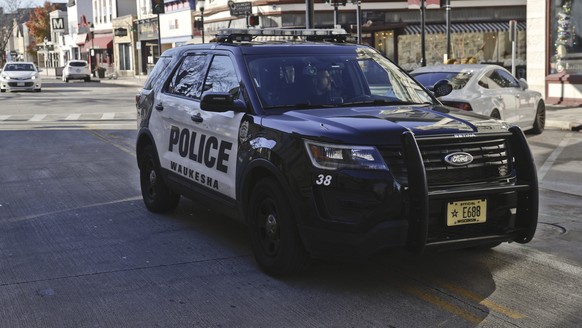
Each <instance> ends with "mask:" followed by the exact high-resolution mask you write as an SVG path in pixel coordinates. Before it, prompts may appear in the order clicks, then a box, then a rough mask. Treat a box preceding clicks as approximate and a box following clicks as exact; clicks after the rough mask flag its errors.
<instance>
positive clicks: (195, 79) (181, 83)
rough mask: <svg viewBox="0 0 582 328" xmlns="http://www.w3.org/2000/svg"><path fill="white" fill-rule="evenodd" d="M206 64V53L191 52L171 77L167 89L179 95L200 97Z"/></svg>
mask: <svg viewBox="0 0 582 328" xmlns="http://www.w3.org/2000/svg"><path fill="white" fill-rule="evenodd" d="M205 64H206V55H203V54H202V55H201V54H189V55H187V56H185V57H184V59H183V60H182V63H181V64H180V66H179V67H178V69H177V70H176V71H175V72H174V75H173V76H172V77H171V79H170V83H169V84H168V87H167V90H166V91H167V92H168V93H171V94H174V95H177V96H182V97H187V98H200V95H201V93H202V88H201V86H202V81H203V79H204V67H205Z"/></svg>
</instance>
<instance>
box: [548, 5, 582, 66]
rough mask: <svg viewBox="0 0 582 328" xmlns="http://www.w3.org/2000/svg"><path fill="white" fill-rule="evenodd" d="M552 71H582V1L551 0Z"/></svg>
mask: <svg viewBox="0 0 582 328" xmlns="http://www.w3.org/2000/svg"><path fill="white" fill-rule="evenodd" d="M551 3H552V5H551V9H550V11H551V13H550V15H549V17H550V19H551V21H550V40H551V42H550V49H551V50H550V51H551V53H550V55H551V59H550V73H562V72H567V73H570V74H581V73H582V44H580V39H581V38H582V3H581V2H580V1H573V0H551Z"/></svg>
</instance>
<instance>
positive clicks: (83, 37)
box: [75, 33, 87, 46]
mask: <svg viewBox="0 0 582 328" xmlns="http://www.w3.org/2000/svg"><path fill="white" fill-rule="evenodd" d="M85 42H87V33H83V34H77V40H75V44H76V45H78V46H82V45H84V44H85Z"/></svg>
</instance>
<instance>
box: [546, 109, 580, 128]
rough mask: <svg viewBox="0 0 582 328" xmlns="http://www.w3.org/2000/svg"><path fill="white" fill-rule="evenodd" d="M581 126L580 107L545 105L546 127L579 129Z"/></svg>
mask: <svg viewBox="0 0 582 328" xmlns="http://www.w3.org/2000/svg"><path fill="white" fill-rule="evenodd" d="M581 128H582V107H567V106H560V105H547V106H546V129H559V130H568V131H580V130H581Z"/></svg>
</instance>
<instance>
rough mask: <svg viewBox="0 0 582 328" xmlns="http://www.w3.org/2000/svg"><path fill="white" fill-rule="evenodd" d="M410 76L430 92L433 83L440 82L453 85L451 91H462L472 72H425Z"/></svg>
mask: <svg viewBox="0 0 582 328" xmlns="http://www.w3.org/2000/svg"><path fill="white" fill-rule="evenodd" d="M412 75H413V76H414V78H415V79H416V80H417V81H418V82H420V83H421V84H422V85H424V86H425V87H427V88H428V89H430V90H432V87H433V86H434V85H435V83H437V82H438V81H441V80H447V81H449V82H450V83H451V84H452V85H453V89H462V88H464V87H465V85H466V84H467V82H469V79H471V77H472V76H473V72H471V71H461V72H425V73H417V74H412Z"/></svg>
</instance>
